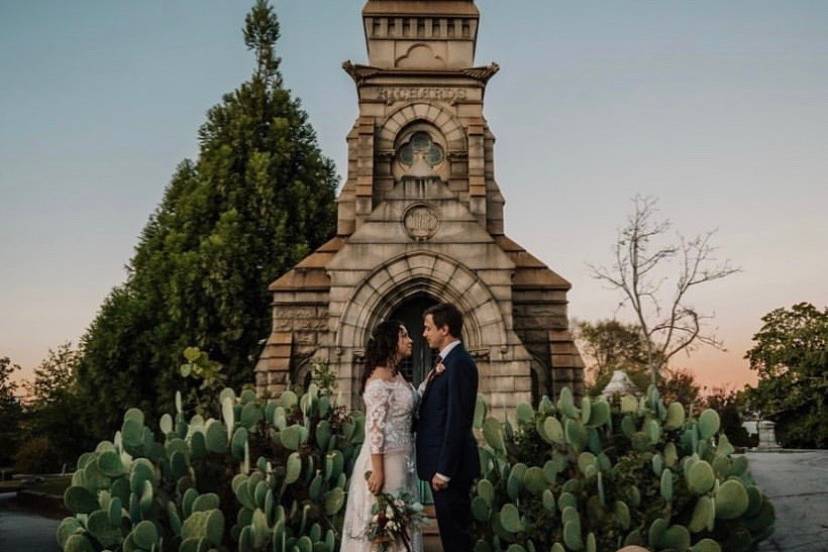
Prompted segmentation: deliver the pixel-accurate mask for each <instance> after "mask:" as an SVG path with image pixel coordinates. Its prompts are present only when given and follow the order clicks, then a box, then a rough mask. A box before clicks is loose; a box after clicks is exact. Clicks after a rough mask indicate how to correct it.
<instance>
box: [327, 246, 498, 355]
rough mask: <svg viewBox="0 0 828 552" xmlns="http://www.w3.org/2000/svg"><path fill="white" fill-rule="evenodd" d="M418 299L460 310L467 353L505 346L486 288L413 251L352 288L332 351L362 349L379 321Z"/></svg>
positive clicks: (446, 262)
mask: <svg viewBox="0 0 828 552" xmlns="http://www.w3.org/2000/svg"><path fill="white" fill-rule="evenodd" d="M420 293H426V294H429V295H431V296H433V297H436V298H438V299H441V300H445V301H450V302H452V303H454V304H456V305H457V306H458V307H459V308H460V310H461V311H462V312H463V315H464V319H465V323H464V328H463V331H464V334H465V336H464V337H465V339H466V345H467V347H468V348H469V349H470V350H476V349H485V348H489V347H492V346H500V347H504V346H506V344H507V342H508V341H507V331H506V323H505V321H504V319H503V315H502V313H501V312H500V308H499V307H498V303H497V300H496V299H495V297H494V295H493V294H492V292H491V290H489V288H488V286H487V285H486V284H485V283H484V282H483V281H482V280H481V279H480V278H479V277H477V275H476V274H475V273H474V272H473V271H471V270H470V269H469V268H468V267H466V266H465V265H463V264H462V263H460V262H458V261H456V260H455V259H452V258H449V257H446V256H444V255H441V254H439V253H434V252H431V251H416V252H413V253H406V254H403V255H400V256H398V257H395V258H393V259H391V260H389V262H388V263H386V264H384V265H383V266H381V267H379V268H377V269H376V270H374V271H373V272H371V273H370V274H369V275H368V276H367V277H366V278H365V279H364V280H363V281H362V282H360V284H359V285H357V287H356V288H355V292H354V294H353V295H352V296H351V299H350V301H348V303H347V305H346V306H345V309H344V310H343V312H342V316H341V318H340V320H339V324H338V327H337V331H336V340H335V345H336V347H337V348H339V349H342V348H350V349H352V350H353V349H362V348H363V347H364V346H365V343H366V341H367V339H368V336H369V335H370V331H371V329H372V328H373V327H374V326H375V325H376V324H377V323H378V322H379V321H380V320H382V319H383V318H385V317H387V316H388V315H389V314H390V313H391V312H392V311H393V310H394V309H395V308H396V307H397V306H399V305H401V304H402V303H404V302H405V301H406V300H408V299H409V298H411V297H412V296H414V295H417V294H420Z"/></svg>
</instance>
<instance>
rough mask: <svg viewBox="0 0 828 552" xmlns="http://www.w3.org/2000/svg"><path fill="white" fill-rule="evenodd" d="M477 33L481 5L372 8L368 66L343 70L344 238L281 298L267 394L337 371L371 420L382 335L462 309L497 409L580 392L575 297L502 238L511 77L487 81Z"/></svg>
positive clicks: (421, 353) (293, 277) (414, 366)
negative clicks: (351, 100)
mask: <svg viewBox="0 0 828 552" xmlns="http://www.w3.org/2000/svg"><path fill="white" fill-rule="evenodd" d="M479 17H480V16H479V12H478V10H477V7H476V6H475V5H474V2H473V1H472V0H419V1H409V0H399V1H398V0H370V1H368V2H367V3H366V4H365V7H364V9H363V10H362V20H363V27H364V31H365V40H366V44H367V47H368V65H357V64H352V63H351V62H345V63H344V65H343V67H344V69H345V71H347V72H348V74H349V75H350V76H351V77H352V78H353V80H354V83H355V85H356V88H357V94H358V98H359V115H358V117H357V120H356V122H355V124H354V126H353V128H352V129H351V131H350V133H349V134H348V136H347V143H348V174H347V181H346V182H345V185H344V187H343V188H342V191H341V193H340V195H339V199H338V210H339V217H338V226H337V235H336V237H334V238H333V239H332V240H330V241H329V242H328V243H326V244H325V245H323V246H322V247H320V248H319V249H318V250H317V251H315V252H314V253H313V254H311V255H310V256H308V257H307V258H305V259H304V260H303V261H302V262H300V263H299V264H298V265H296V266H295V267H294V268H293V269H292V270H290V271H289V272H288V273H287V274H285V275H283V276H282V277H281V278H279V279H278V280H276V281H275V282H273V283H272V284H271V285H270V288H269V289H270V291H271V292H272V293H273V331H272V333H271V335H270V337H269V339H268V341H267V344H266V345H265V348H264V350H263V352H262V354H261V357H260V359H259V362H258V364H257V366H256V383H257V386H258V388H259V389H260V390H269V391H272V392H278V391H280V390H281V389H283V388H284V386H285V385H286V382H288V381H291V382H298V381H304V380H305V378H306V377H307V373H308V369H309V366H310V364H311V361H312V360H314V359H318V360H323V361H327V362H328V363H329V364H330V365H331V366H333V367H334V368H335V370H336V374H337V377H338V385H339V389H340V390H341V392H342V393H343V398H344V399H346V400H350V401H351V405H352V406H357V405H361V402H360V401H359V397H358V389H357V386H358V381H359V375H360V372H361V370H362V356H363V352H364V347H365V343H366V341H367V339H368V336H369V335H370V332H371V330H372V328H374V326H375V325H376V324H377V323H379V322H380V321H382V320H384V319H386V318H396V319H399V320H401V321H403V322H404V323H405V324H406V325H407V327H408V329H409V332H410V333H411V334H412V335H413V336H415V337H419V336H420V335H421V332H422V312H423V310H424V309H425V308H427V307H428V306H429V305H431V304H434V303H435V302H437V301H449V302H452V303H455V304H456V305H458V306H459V307H460V309H461V310H462V311H463V313H464V316H465V328H464V335H463V340H464V342H465V344H466V347H467V348H468V349H469V351H470V352H471V354H472V355H473V356H474V357H475V358H476V361H477V365H478V368H479V371H480V392H481V393H482V394H484V395H486V396H487V398H488V403H489V405H490V407H493V408H494V409H500V408H511V407H512V406H514V405H515V404H517V403H518V402H520V401H530V400H533V399H537V397H538V396H539V395H542V394H544V393H548V394H550V395H554V394H557V392H558V391H559V390H560V388H561V387H562V386H563V385H570V386H573V388H574V389H575V390H576V392H580V391H581V388H582V381H583V374H582V372H583V368H582V366H583V364H582V362H581V359H580V356H579V354H578V351H577V349H576V347H575V345H574V343H573V341H572V336H571V335H570V333H569V331H568V323H567V299H566V293H567V291H568V290H569V288H570V284H569V283H568V282H567V281H566V280H564V279H563V278H561V277H560V276H559V275H557V274H556V273H555V272H553V271H552V270H550V269H549V268H548V267H547V266H546V265H544V264H543V263H542V262H540V261H539V260H538V259H537V258H535V257H533V256H532V255H531V254H530V253H529V252H527V251H526V250H525V249H523V248H522V247H521V246H520V245H518V244H517V243H515V242H514V241H512V240H511V239H509V238H508V237H507V236H506V234H505V233H504V220H503V205H504V198H503V195H502V194H501V193H500V189H499V187H498V185H497V183H496V181H495V174H494V143H495V138H494V135H493V134H492V132H491V131H490V130H489V127H488V124H487V123H486V119H485V118H484V116H483V100H484V97H485V92H486V85H487V83H488V81H489V79H490V78H491V77H492V76H493V75H494V74H495V73H497V70H498V66H497V65H496V64H494V63H493V64H491V65H487V66H479V67H476V66H475V65H474V54H475V47H476V43H477V29H478V22H479ZM518 189H519V188H518ZM431 354H432V353H431V352H430V351H429V350H428V349H427V347H426V346H425V344H424V343H423V342H422V340H421V339H418V340H417V341H415V354H414V358H413V359H412V360H411V361H410V362H409V363H407V365H406V367H405V369H406V371H408V375H409V377H411V378H412V379H413V380H414V382H415V383H418V382H419V381H421V380H422V378H423V377H424V375H425V373H426V372H427V370H428V369H430V366H431Z"/></svg>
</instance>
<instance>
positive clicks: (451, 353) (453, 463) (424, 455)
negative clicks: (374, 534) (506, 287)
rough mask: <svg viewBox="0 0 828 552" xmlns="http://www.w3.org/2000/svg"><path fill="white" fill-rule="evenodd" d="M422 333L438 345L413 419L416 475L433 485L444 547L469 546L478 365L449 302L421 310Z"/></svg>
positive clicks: (452, 550) (455, 551)
mask: <svg viewBox="0 0 828 552" xmlns="http://www.w3.org/2000/svg"><path fill="white" fill-rule="evenodd" d="M423 323H424V326H425V329H424V331H423V337H425V339H426V341H428V345H429V347H431V348H432V349H436V350H438V351H440V356H439V357H438V358H437V363H436V367H435V369H433V370H432V371H431V372H429V374H428V377H427V378H426V382H425V391H424V392H423V397H422V400H421V401H420V411H419V421H418V423H417V475H418V476H419V477H420V479H422V480H424V481H427V482H429V483H430V485H431V490H432V494H433V496H434V507H435V510H436V511H437V525H438V526H439V527H440V540H442V542H443V550H445V551H447V552H470V551H471V550H472V536H471V524H472V516H471V503H470V500H471V499H470V497H469V494H470V490H471V485H472V482H473V480H474V479H475V478H477V477H479V476H480V457H479V456H478V452H477V442H476V441H475V438H474V434H473V433H472V422H473V419H474V407H475V404H476V402H477V366H475V364H474V360H472V357H471V356H470V355H469V353H468V352H466V349H465V347H463V344H462V343H461V342H460V335H461V334H462V332H463V315H462V313H461V312H460V311H459V310H458V308H457V307H455V306H454V305H452V304H448V303H439V304H437V305H434V306H433V307H431V308H429V309H428V310H426V311H425V315H424V320H423Z"/></svg>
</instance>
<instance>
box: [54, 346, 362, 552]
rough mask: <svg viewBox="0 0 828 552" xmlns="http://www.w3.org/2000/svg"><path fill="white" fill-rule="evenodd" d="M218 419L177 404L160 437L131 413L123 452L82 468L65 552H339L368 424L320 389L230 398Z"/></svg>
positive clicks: (117, 442)
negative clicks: (353, 476)
mask: <svg viewBox="0 0 828 552" xmlns="http://www.w3.org/2000/svg"><path fill="white" fill-rule="evenodd" d="M191 352H192V351H191ZM193 356H194V353H193ZM193 360H197V359H195V358H193V359H192V360H191V362H192V361H193ZM212 408H213V411H214V413H215V415H216V417H207V418H206V419H205V417H204V416H202V415H201V414H195V415H193V416H192V417H189V418H188V417H186V416H185V414H184V410H183V407H182V400H181V395H180V393H177V394H176V411H177V412H176V415H175V417H173V416H171V415H170V414H165V415H163V416H162V417H161V418H160V423H159V427H158V428H157V429H152V428H150V427H147V425H145V417H144V413H143V412H142V411H140V410H138V409H134V408H133V409H130V410H128V411H127V412H126V414H125V415H124V418H123V424H122V426H121V429H120V431H118V432H117V433H116V434H115V438H114V439H113V440H112V441H103V442H102V443H100V444H99V445H98V446H97V448H96V449H95V450H94V451H93V452H88V453H84V454H83V455H81V457H80V458H79V459H78V465H77V471H76V472H75V474H74V476H73V478H72V485H71V486H70V487H69V488H68V489H67V490H66V494H65V495H64V501H65V504H66V507H67V508H68V509H69V510H70V511H71V512H72V513H73V514H74V515H73V516H72V517H67V518H65V519H64V520H63V521H62V522H61V524H60V526H59V528H58V531H57V540H58V543H59V544H60V546H61V549H62V550H64V551H66V552H81V551H100V550H112V551H114V550H122V551H124V552H138V551H147V552H152V551H163V550H167V551H179V552H191V551H192V552H195V551H209V550H240V551H264V550H267V551H271V550H272V551H275V552H283V551H295V550H299V551H300V552H334V550H335V549H336V547H337V541H338V540H339V533H338V530H337V528H338V527H341V526H342V517H343V516H344V505H345V492H346V489H347V484H348V478H349V475H350V473H351V470H352V467H353V462H354V460H355V459H356V455H357V454H358V452H359V447H360V445H361V442H362V439H363V427H364V420H363V418H362V417H361V415H360V414H358V413H354V415H349V414H347V412H346V410H345V408H344V407H343V406H338V405H337V404H336V401H335V399H334V395H333V389H332V387H330V385H328V383H326V384H325V386H324V387H320V386H319V385H317V383H315V382H312V383H311V384H310V386H309V387H308V389H307V391H306V392H305V393H304V394H302V395H301V396H299V395H297V393H295V392H294V391H291V390H288V391H285V392H284V393H282V394H281V395H280V396H279V397H277V398H261V397H257V396H256V394H255V392H254V391H253V390H251V389H245V390H243V391H242V392H241V394H240V395H237V394H236V393H235V392H234V391H233V390H232V389H229V388H225V389H223V390H222V391H221V392H220V393H219V394H218V397H214V400H213V402H212ZM219 413H220V414H219ZM254 459H255V460H254Z"/></svg>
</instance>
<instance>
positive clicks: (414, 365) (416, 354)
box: [389, 293, 439, 387]
mask: <svg viewBox="0 0 828 552" xmlns="http://www.w3.org/2000/svg"><path fill="white" fill-rule="evenodd" d="M437 303H438V301H437V300H436V299H434V298H433V297H431V296H430V295H427V294H425V293H422V294H417V295H415V296H413V297H411V298H409V299H408V300H406V301H405V302H404V303H402V304H401V305H399V306H398V307H397V308H396V309H394V311H393V312H392V313H391V315H390V316H389V318H390V319H391V320H399V321H400V322H402V323H403V324H404V325H405V327H406V329H407V330H408V333H409V335H411V339H412V340H413V341H414V347H413V351H412V354H411V358H410V359H407V360H405V361H404V362H403V364H402V366H400V370H401V371H402V373H403V374H404V375H405V377H406V379H407V380H408V381H410V382H411V383H413V384H414V387H417V386H418V385H420V383H421V382H422V381H423V380H425V377H426V375H428V372H429V370H431V367H432V366H433V365H434V359H435V358H436V357H437V353H438V352H439V351H432V350H431V349H430V348H429V346H428V343H426V340H425V338H424V337H423V313H424V312H425V311H426V309H427V308H429V307H431V306H432V305H436V304H437Z"/></svg>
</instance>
